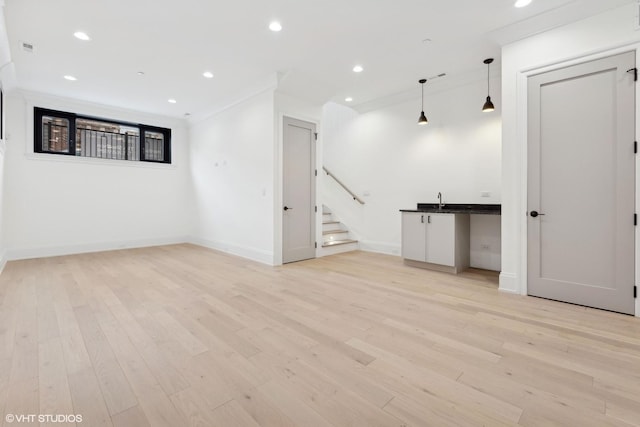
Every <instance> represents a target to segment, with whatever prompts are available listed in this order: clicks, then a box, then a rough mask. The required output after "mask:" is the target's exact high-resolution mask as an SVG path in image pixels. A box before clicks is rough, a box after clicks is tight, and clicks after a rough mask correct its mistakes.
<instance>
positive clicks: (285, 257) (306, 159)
mask: <svg viewBox="0 0 640 427" xmlns="http://www.w3.org/2000/svg"><path fill="white" fill-rule="evenodd" d="M283 128H284V148H283V179H284V189H283V197H282V200H283V206H282V209H283V220H282V229H283V239H282V261H283V262H284V263H287V262H295V261H301V260H304V259H309V258H315V255H316V248H315V240H316V228H315V225H316V221H315V206H316V180H315V164H316V150H315V148H316V147H315V135H316V125H315V124H313V123H307V122H303V121H301V120H295V119H291V118H289V117H285V118H284V123H283Z"/></svg>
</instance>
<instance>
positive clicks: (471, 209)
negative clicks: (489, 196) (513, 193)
mask: <svg viewBox="0 0 640 427" xmlns="http://www.w3.org/2000/svg"><path fill="white" fill-rule="evenodd" d="M400 212H429V213H454V214H474V215H500V214H501V213H502V205H478V204H459V203H445V204H444V206H442V207H439V206H438V204H437V203H418V207H417V208H416V209H400Z"/></svg>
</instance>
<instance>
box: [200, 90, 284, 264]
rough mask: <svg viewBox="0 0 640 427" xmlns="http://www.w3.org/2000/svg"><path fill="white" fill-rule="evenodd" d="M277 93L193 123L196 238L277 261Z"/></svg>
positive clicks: (257, 98)
mask: <svg viewBox="0 0 640 427" xmlns="http://www.w3.org/2000/svg"><path fill="white" fill-rule="evenodd" d="M274 123H275V121H274V92H273V90H271V89H270V90H266V91H264V92H262V93H260V94H258V95H256V96H253V97H251V98H249V99H247V100H245V101H243V102H240V103H238V104H235V105H232V106H230V107H229V108H227V109H225V110H223V111H221V112H218V113H217V114H215V115H214V116H212V117H209V118H207V119H204V120H202V121H200V122H197V123H195V124H193V125H192V126H191V128H190V153H189V155H190V159H191V179H192V182H193V189H194V205H193V206H192V207H191V208H192V209H193V210H194V211H195V212H197V215H196V218H195V225H196V227H195V231H194V236H195V237H194V241H195V242H196V243H199V244H201V245H203V246H207V247H211V248H215V249H219V250H222V251H225V252H229V253H234V254H237V255H240V256H243V257H246V258H250V259H253V260H256V261H260V262H263V263H267V264H274V263H275V262H276V261H275V253H274V252H275V251H274V176H275V170H274V163H275V159H276V149H275V142H274V136H275V129H274Z"/></svg>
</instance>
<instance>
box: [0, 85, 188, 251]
mask: <svg viewBox="0 0 640 427" xmlns="http://www.w3.org/2000/svg"><path fill="white" fill-rule="evenodd" d="M6 104H7V144H6V159H5V176H4V183H5V192H4V197H3V201H4V228H3V231H4V233H3V234H4V243H5V245H6V248H7V250H8V255H9V258H10V259H20V258H31V257H39V256H52V255H61V254H69V253H79V252H87V251H97V250H108V249H118V248H123V247H139V246H147V245H156V244H167V243H175V242H183V241H185V240H186V239H187V237H188V235H189V234H190V231H191V230H190V224H191V222H192V221H191V220H190V214H189V210H188V208H187V207H188V206H189V204H190V203H191V198H190V193H189V185H188V157H187V145H188V141H187V133H186V130H185V128H184V127H183V123H182V122H181V121H177V120H174V119H167V118H162V117H156V116H149V115H145V114H140V113H133V112H128V111H124V110H116V109H112V108H107V107H102V106H99V105H94V104H87V103H80V102H77V101H71V100H66V99H62V98H54V97H50V96H44V95H39V94H33V93H23V92H19V91H13V92H12V93H11V94H10V95H9V96H7V102H6ZM34 105H35V106H39V107H44V108H52V109H56V110H61V111H71V112H75V113H78V114H85V115H91V116H97V117H105V118H110V119H115V120H122V121H128V122H135V123H143V124H149V125H156V126H161V127H170V128H171V129H172V164H171V165H155V164H148V163H143V162H126V161H117V160H101V159H86V158H82V159H81V158H76V157H67V156H56V155H51V154H38V153H36V154H34V153H33V106H34Z"/></svg>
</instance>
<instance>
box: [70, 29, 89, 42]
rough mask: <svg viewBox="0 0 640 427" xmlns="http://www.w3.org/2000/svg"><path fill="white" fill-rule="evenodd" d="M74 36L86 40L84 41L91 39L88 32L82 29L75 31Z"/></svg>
mask: <svg viewBox="0 0 640 427" xmlns="http://www.w3.org/2000/svg"><path fill="white" fill-rule="evenodd" d="M73 36H74V37H75V38H77V39H80V40H84V41H89V40H91V37H89V35H88V34H87V33H85V32H82V31H76V32H75V33H73Z"/></svg>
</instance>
